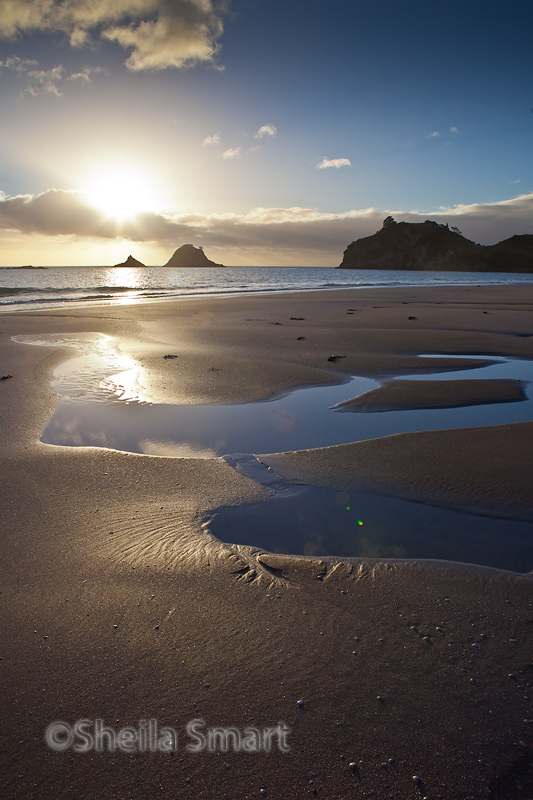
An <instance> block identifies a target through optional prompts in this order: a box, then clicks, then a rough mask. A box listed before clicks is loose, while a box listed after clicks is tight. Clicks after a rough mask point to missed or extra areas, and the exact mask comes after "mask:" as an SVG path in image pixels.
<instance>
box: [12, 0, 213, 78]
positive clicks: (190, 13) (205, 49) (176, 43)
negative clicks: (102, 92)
mask: <svg viewBox="0 0 533 800" xmlns="http://www.w3.org/2000/svg"><path fill="white" fill-rule="evenodd" d="M227 5H228V3H227V2H225V0H113V2H112V3H110V2H108V0H8V1H6V0H3V2H1V3H0V6H1V9H0V10H1V13H0V38H4V39H9V38H15V37H17V36H20V35H21V34H27V33H34V32H42V33H54V32H58V31H59V32H61V33H64V34H65V35H66V36H67V37H68V39H69V42H70V45H71V46H72V47H84V46H86V45H88V44H90V42H91V35H93V34H94V35H95V36H100V37H101V38H104V39H108V40H111V41H115V42H118V44H120V45H121V46H122V47H123V48H124V49H126V50H128V51H130V56H129V58H128V59H127V61H126V65H127V67H128V68H129V69H131V70H160V69H166V68H168V67H186V66H190V65H192V64H195V63H197V62H200V61H207V62H209V61H212V60H213V58H214V56H215V54H216V53H217V51H218V44H217V40H218V38H219V37H220V36H221V34H222V32H223V25H222V17H223V15H224V13H225V12H226V10H227Z"/></svg>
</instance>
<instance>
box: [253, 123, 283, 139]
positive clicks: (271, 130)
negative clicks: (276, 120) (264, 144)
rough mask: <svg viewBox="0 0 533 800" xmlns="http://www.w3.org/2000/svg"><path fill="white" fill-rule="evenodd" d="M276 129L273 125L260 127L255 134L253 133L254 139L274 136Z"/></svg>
mask: <svg viewBox="0 0 533 800" xmlns="http://www.w3.org/2000/svg"><path fill="white" fill-rule="evenodd" d="M277 132H278V129H277V128H276V126H275V125H261V127H260V128H259V130H258V131H257V133H254V139H262V138H263V137H264V136H275V135H276V133H277Z"/></svg>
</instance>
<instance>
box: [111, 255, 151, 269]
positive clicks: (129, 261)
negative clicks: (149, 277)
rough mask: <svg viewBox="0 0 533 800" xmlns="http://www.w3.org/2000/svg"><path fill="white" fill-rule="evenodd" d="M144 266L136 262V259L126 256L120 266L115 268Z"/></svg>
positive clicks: (117, 265) (116, 265)
mask: <svg viewBox="0 0 533 800" xmlns="http://www.w3.org/2000/svg"><path fill="white" fill-rule="evenodd" d="M144 266H146V264H142V263H141V262H140V261H137V259H136V258H133V256H128V257H127V259H126V260H125V261H123V262H122V264H115V267H144Z"/></svg>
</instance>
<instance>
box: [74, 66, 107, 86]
mask: <svg viewBox="0 0 533 800" xmlns="http://www.w3.org/2000/svg"><path fill="white" fill-rule="evenodd" d="M99 73H103V74H104V75H107V74H108V73H107V70H105V69H103V68H102V67H83V69H81V70H80V71H79V72H73V73H72V75H69V76H68V78H67V80H68V81H82V82H84V83H91V82H92V81H91V75H98V74H99Z"/></svg>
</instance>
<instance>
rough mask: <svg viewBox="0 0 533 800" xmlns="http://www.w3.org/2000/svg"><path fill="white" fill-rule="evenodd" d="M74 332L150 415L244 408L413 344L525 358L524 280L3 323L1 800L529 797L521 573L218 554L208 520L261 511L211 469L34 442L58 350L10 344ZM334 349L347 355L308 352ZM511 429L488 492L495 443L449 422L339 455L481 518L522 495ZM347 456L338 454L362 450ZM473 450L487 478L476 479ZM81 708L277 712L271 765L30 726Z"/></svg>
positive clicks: (219, 469)
mask: <svg viewBox="0 0 533 800" xmlns="http://www.w3.org/2000/svg"><path fill="white" fill-rule="evenodd" d="M384 306H389V307H384ZM352 308H356V309H360V310H359V311H350V312H349V309H352ZM484 311H486V312H487V313H486V314H484V313H483V312H484ZM291 316H292V317H296V318H299V317H303V318H304V319H294V320H291V319H290V317H291ZM412 316H415V317H416V318H417V319H415V320H412V319H409V317H412ZM81 332H98V333H104V334H107V335H109V336H112V337H115V338H116V339H118V341H119V343H120V347H121V351H122V352H123V353H124V354H125V355H128V356H129V357H131V358H132V359H133V360H134V361H136V363H138V364H140V365H142V369H143V371H144V373H143V380H144V381H145V388H146V389H147V391H148V392H149V393H150V396H151V397H152V398H154V400H157V401H158V402H183V401H184V400H187V401H188V402H204V403H205V402H217V401H219V400H225V401H226V402H227V401H228V398H232V399H233V400H234V401H236V402H237V401H240V402H247V401H251V400H252V399H253V400H258V399H259V400H260V399H263V400H266V399H268V398H269V397H271V396H274V395H275V394H276V393H278V392H279V391H281V390H284V391H292V390H293V389H294V388H296V387H297V386H306V385H310V384H313V385H316V384H318V385H327V384H328V383H329V384H333V383H335V382H339V381H341V380H344V377H345V376H346V375H347V374H349V373H351V372H360V371H362V374H368V375H370V374H372V375H378V376H384V375H387V374H388V372H390V371H391V370H394V371H395V374H400V375H401V374H407V373H409V372H411V373H412V372H413V368H414V367H415V364H416V368H417V369H419V368H420V364H418V363H417V357H416V355H415V353H416V352H431V351H433V352H434V353H449V354H450V362H454V363H455V362H457V361H461V360H462V361H464V360H465V355H463V356H455V355H453V354H455V353H457V352H458V351H459V352H460V351H461V350H463V352H464V351H465V350H467V351H470V352H471V353H476V354H487V353H488V352H493V353H494V354H496V355H497V354H502V355H504V354H507V355H513V356H515V357H517V358H533V287H531V286H530V285H529V284H527V285H508V286H484V287H476V286H466V287H465V286H455V287H448V288H443V287H412V286H409V287H401V288H395V289H385V288H381V287H379V288H376V287H373V288H365V289H354V290H353V294H352V295H351V296H350V290H349V289H341V290H339V291H337V292H335V290H331V289H327V290H323V292H322V294H321V293H320V290H311V291H310V292H299V293H298V292H295V291H289V292H287V293H286V294H284V295H283V296H280V294H278V293H268V294H267V295H266V296H264V295H263V296H260V295H259V293H258V294H253V295H251V296H246V297H244V296H242V295H241V296H238V297H235V296H231V297H224V298H222V297H216V298H215V297H213V296H210V297H207V298H206V297H202V298H199V297H198V296H193V297H187V298H184V299H180V300H177V301H176V300H169V301H167V300H165V301H155V302H147V303H139V304H136V305H135V306H129V305H128V306H117V305H114V306H107V305H106V306H103V305H100V306H96V305H95V306H91V308H86V307H84V308H76V309H74V308H70V307H69V308H68V309H64V308H63V309H60V310H55V311H48V310H47V311H42V310H41V311H34V312H33V313H31V312H30V313H28V312H13V313H6V314H3V315H1V317H0V363H1V370H2V372H3V373H5V374H12V375H13V378H11V379H9V380H6V381H3V382H2V383H1V384H0V393H1V401H2V410H1V416H0V424H1V430H2V437H0V454H1V458H0V478H1V481H2V484H1V485H2V487H3V510H2V523H3V537H2V546H1V562H2V566H3V567H4V570H3V579H2V587H1V589H2V594H1V595H0V602H1V604H2V615H3V620H4V626H3V628H4V630H3V636H2V642H1V647H0V655H1V660H0V670H1V673H2V675H3V678H4V697H5V720H6V721H5V725H4V728H3V731H2V739H3V755H2V766H3V774H4V776H5V779H7V780H8V781H9V787H10V788H9V789H8V795H7V796H9V797H10V798H11V797H12V798H33V797H37V796H38V797H39V798H50V800H52V798H54V800H55V798H56V797H58V796H59V795H61V794H63V795H64V796H76V797H87V798H94V797H101V796H104V795H105V796H106V797H108V798H111V800H115V798H116V799H117V800H119V798H123V797H124V796H125V793H127V794H128V796H131V797H139V798H140V797H151V796H153V795H155V793H156V792H157V794H158V796H162V797H165V798H167V797H168V798H171V797H172V798H173V797H176V796H177V795H178V794H179V796H180V797H184V798H191V800H192V799H193V798H194V800H197V798H200V799H201V798H205V800H212V799H213V798H219V797H220V798H222V797H223V796H224V795H227V796H228V797H232V798H234V799H235V800H241V799H242V800H244V799H245V798H247V797H253V796H256V795H259V792H260V789H261V787H262V786H263V785H264V787H265V789H266V791H267V796H268V797H272V798H276V800H285V798H287V797H288V796H289V795H290V796H294V797H299V796H307V794H309V793H311V794H310V796H313V794H312V793H313V790H314V789H316V790H317V793H318V796H320V795H322V796H325V793H326V792H328V793H329V796H330V797H362V796H364V795H365V793H366V795H367V796H368V795H369V794H373V796H374V797H375V798H377V800H381V799H382V798H383V800H385V798H389V797H390V795H391V794H392V795H394V796H395V797H401V798H402V799H403V798H406V800H408V798H413V800H416V798H417V797H419V796H421V794H420V791H419V789H418V786H417V785H415V784H414V783H413V777H412V776H413V775H418V776H420V777H421V780H422V788H423V791H424V794H425V795H427V796H430V797H439V796H440V797H442V798H444V800H455V798H457V800H459V798H461V799H462V800H464V798H465V797H469V796H472V797H489V798H493V800H500V799H501V798H509V800H511V798H512V800H514V799H515V798H519V797H521V796H522V795H521V794H520V793H519V790H518V789H517V786H518V785H520V786H523V787H524V791H532V790H533V782H532V777H531V775H530V772H529V771H528V770H529V767H528V763H529V760H531V753H533V732H532V731H531V730H530V729H531V726H530V725H528V724H527V723H526V722H524V720H527V719H529V718H531V717H532V716H533V708H532V703H531V701H530V700H529V699H527V698H528V696H533V695H532V692H533V670H531V668H530V666H529V665H530V661H531V638H530V631H529V628H530V622H531V604H532V603H533V584H532V582H531V576H530V575H529V574H517V573H508V572H501V571H497V570H492V569H490V568H484V567H481V568H478V567H475V566H471V565H465V564H460V563H457V562H433V561H431V562H425V561H422V560H417V561H403V560H401V559H400V560H397V559H385V560H373V559H356V560H352V559H350V560H343V559H341V558H323V559H321V558H309V559H307V558H305V557H302V558H300V557H290V556H279V555H276V554H273V553H266V552H262V551H260V550H259V549H258V548H253V547H246V546H239V545H227V544H222V543H220V542H219V541H218V540H216V539H214V538H213V537H212V536H211V535H210V534H209V531H208V530H207V529H206V528H205V527H204V526H203V521H204V520H205V518H206V514H208V513H209V512H211V511H213V510H214V509H216V508H217V507H220V506H224V505H240V504H243V503H247V502H260V501H261V500H264V499H265V498H266V497H267V496H268V492H267V490H265V488H264V487H262V486H260V485H259V484H257V483H255V482H254V481H252V480H250V479H248V478H246V477H244V476H242V475H239V474H238V473H237V472H236V471H235V470H233V469H231V467H229V466H228V465H227V464H225V462H222V460H221V459H211V460H203V459H194V458H184V459H173V458H164V457H163V458H160V457H157V456H148V457H147V458H146V457H143V456H140V455H134V454H128V453H123V452H118V451H114V450H109V449H98V448H67V447H57V446H51V445H45V444H42V443H40V442H39V436H40V433H41V432H42V430H43V427H44V426H45V425H46V422H47V421H48V419H49V418H50V416H51V413H52V411H53V409H54V407H55V405H56V404H57V396H56V395H55V394H54V392H53V391H52V389H51V388H50V379H51V371H52V369H53V367H55V366H57V365H58V364H60V363H61V362H63V361H65V360H66V358H68V357H71V354H72V350H71V349H70V348H68V349H67V348H60V347H57V348H49V347H29V346H23V345H21V344H18V343H16V342H13V341H12V340H11V339H10V337H11V336H13V335H21V334H26V335H28V334H34V335H36V334H42V335H44V334H47V333H48V334H50V333H55V334H65V335H68V334H70V335H76V334H77V333H81ZM300 336H304V337H305V338H304V339H303V340H301V339H298V337H300ZM344 350H345V351H346V352H345V353H344ZM341 351H342V352H341ZM66 353H67V355H65V354H66ZM174 353H175V354H176V355H177V356H178V358H176V359H170V360H165V359H164V356H165V355H166V354H174ZM337 353H339V354H342V355H346V357H345V358H343V359H342V360H339V361H338V362H336V363H333V362H328V360H327V359H328V357H329V356H330V355H332V354H337ZM424 361H426V364H427V367H431V368H432V369H433V368H437V369H438V368H440V369H443V370H444V369H445V368H446V366H447V363H446V362H447V360H446V359H437V358H435V359H428V360H426V359H424ZM428 362H429V363H428ZM178 367H179V368H178ZM212 367H216V368H217V369H216V371H213V370H212V369H211V368H212ZM467 374H468V372H466V373H465V377H466V376H467ZM522 425H523V426H526V427H525V428H524V427H522V428H521V430H520V433H519V435H518V434H516V433H515V431H516V428H513V426H512V425H505V426H501V427H502V428H505V431H504V432H503V433H504V435H505V437H507V438H506V444H505V447H504V448H503V453H502V455H505V459H507V460H506V464H508V465H511V466H510V470H511V471H508V472H506V475H505V479H506V480H505V485H503V483H502V482H501V481H498V480H497V478H495V477H494V475H497V474H498V463H497V452H498V444H497V441H498V440H497V439H494V438H493V434H494V432H493V431H491V432H490V433H491V438H490V439H489V440H487V438H486V436H485V437H484V438H483V437H482V439H483V441H481V442H478V444H475V446H474V443H473V442H472V443H471V444H469V443H468V441H466V439H465V435H464V430H463V431H459V435H457V434H456V433H454V432H453V431H444V432H436V433H437V434H439V436H438V437H437V438H439V439H442V440H446V445H445V447H444V449H442V448H439V447H437V448H432V447H430V448H428V449H427V450H426V451H425V455H424V457H423V458H420V450H419V448H418V447H417V444H416V442H417V439H416V438H414V437H417V434H403V435H400V437H402V436H403V437H407V442H408V443H409V447H411V448H412V450H411V453H412V455H411V457H410V460H409V461H408V462H406V460H405V458H404V455H403V453H404V451H403V450H402V448H403V446H404V445H403V444H402V448H400V447H399V445H398V444H397V443H393V444H394V448H395V449H394V453H393V454H392V456H393V458H395V459H397V460H396V462H395V463H396V464H397V468H395V469H396V471H395V470H394V469H392V468H391V466H390V465H391V454H386V453H385V454H384V456H383V460H382V461H380V462H378V461H376V460H375V458H376V457H375V454H374V453H373V454H371V456H370V457H369V458H368V459H367V460H366V461H363V460H361V459H358V460H356V461H354V460H353V458H352V457H350V458H351V460H350V463H351V464H352V465H355V466H356V467H357V469H360V468H364V469H367V470H370V472H372V470H375V471H377V472H378V473H379V475H378V477H379V480H380V481H381V482H382V483H383V482H387V480H389V481H391V480H393V481H396V482H397V481H398V480H402V481H405V482H407V483H408V482H409V481H410V480H414V478H415V475H414V472H416V470H418V472H419V481H420V483H419V485H418V489H417V491H426V492H427V491H428V485H427V478H428V477H429V478H430V483H431V487H432V489H431V490H432V491H437V492H440V493H441V496H442V493H446V492H448V493H449V494H450V496H452V497H454V498H457V496H458V495H457V491H458V490H459V489H461V482H462V483H463V484H464V486H463V490H464V491H466V492H467V493H468V492H470V494H471V497H472V498H473V499H474V500H476V498H477V500H479V499H480V498H483V497H484V498H485V499H487V498H488V499H490V498H491V497H492V500H493V501H494V500H495V499H496V500H497V499H498V492H499V493H500V497H501V499H502V502H503V503H504V504H505V503H507V504H508V505H509V504H511V505H512V504H513V503H518V501H519V499H520V497H521V498H522V500H520V502H522V503H524V502H525V503H526V504H527V502H528V494H527V486H528V485H529V486H530V485H531V477H532V476H533V465H532V463H531V455H530V453H529V450H530V449H531V448H529V449H528V448H527V442H528V441H530V440H531V438H530V431H533V423H523V424H522ZM509 429H511V430H509ZM467 430H469V431H473V430H474V431H475V430H478V429H467ZM440 434H442V435H440ZM397 438H398V437H396V439H397ZM430 438H432V439H433V438H435V437H430ZM474 438H476V437H475V436H474ZM405 440H406V439H405V438H404V439H401V442H405ZM370 441H371V442H372V443H373V444H371V445H368V443H365V442H363V443H361V444H362V445H364V446H365V447H370V448H371V449H372V450H374V449H375V447H376V445H375V443H376V442H378V447H382V445H383V441H384V440H370ZM401 442H400V443H401ZM379 443H381V444H379ZM386 446H387V447H390V446H391V445H390V442H388V443H387V445H386ZM481 446H483V447H484V448H485V451H484V452H485V453H486V454H489V455H490V458H491V459H492V460H490V459H489V455H485V460H486V461H487V464H486V466H487V469H488V468H489V467H491V464H492V467H491V469H493V472H492V476H491V475H489V472H490V470H488V471H487V469H485V470H483V469H481V470H480V468H479V463H478V461H477V459H479V457H480V456H479V453H480V452H481V451H480V450H479V449H478V450H476V448H478V447H481ZM341 447H344V446H341ZM346 447H350V446H349V445H348V446H346ZM454 448H455V450H454ZM328 449H331V448H328ZM495 451H496V452H495ZM307 452H308V453H311V454H312V453H313V451H307ZM454 452H455V453H456V457H457V459H459V461H458V462H454V461H453V459H454V458H455V456H453V453H454ZM465 453H466V454H467V456H468V454H470V456H471V457H472V458H471V460H469V457H466V458H465ZM315 455H316V451H315ZM330 455H331V454H330ZM330 455H328V464H327V465H326V467H325V468H327V470H329V473H328V474H329V476H330V477H329V478H328V480H331V475H332V474H333V475H334V481H335V485H338V484H337V481H338V480H339V476H340V477H341V478H342V479H343V480H344V478H345V477H346V476H347V474H348V473H347V471H346V467H345V465H343V464H341V462H340V461H339V460H338V459H337V458H333V459H331V458H330ZM274 456H275V454H274ZM513 456H515V457H514V459H513ZM311 457H312V458H314V456H311ZM278 458H281V459H282V460H283V458H282V457H281V456H279V455H278ZM495 459H496V460H495ZM285 460H287V459H285ZM299 460H300V461H301V457H299ZM457 463H459V470H460V471H459V474H457V469H458V468H457ZM406 464H408V466H409V470H407V471H406V469H405V467H406ZM454 464H455V466H454ZM297 467H298V469H299V470H301V469H302V463H299V464H298V465H297ZM309 468H311V467H309ZM415 468H416V469H415ZM306 469H307V467H306ZM313 469H314V466H313ZM389 469H390V470H391V471H390V474H388V472H387V471H388V470H389ZM506 469H507V467H506ZM339 470H340V471H339ZM513 470H514V473H513ZM409 471H410V475H409ZM335 476H336V477H335ZM476 476H477V478H476ZM514 476H515V477H517V480H516V481H515V480H513V478H514ZM370 478H371V479H372V480H375V476H374V477H373V476H372V475H371V476H370ZM474 478H476V479H477V480H478V484H476V483H475V481H474V482H472V480H473V479H474ZM495 480H496V483H495V482H494V481H495ZM431 487H430V488H431ZM520 487H522V488H520ZM513 492H515V493H516V494H515V495H513V494H512V493H513ZM524 492H526V494H524ZM483 493H484V494H483ZM513 498H514V499H513ZM529 503H530V500H529ZM278 595H279V597H278ZM510 674H511V675H514V676H516V678H510V677H509V675H510ZM300 700H302V701H303V706H300V705H299V704H298V701H300ZM82 718H87V719H96V718H102V719H104V721H105V722H106V723H107V724H108V725H110V726H111V727H113V728H115V729H118V728H121V727H123V726H125V725H134V724H138V720H139V719H151V718H157V719H158V720H160V724H161V725H163V724H164V723H167V724H171V725H172V724H174V725H175V726H176V727H177V728H179V730H180V731H181V730H184V729H185V725H186V723H187V722H188V721H189V720H192V719H195V718H197V719H200V718H201V719H204V720H205V721H206V724H207V725H210V726H211V725H222V726H235V727H237V728H238V729H239V730H242V729H244V727H246V726H249V725H258V726H260V727H263V726H268V725H276V724H277V722H279V721H280V720H281V721H284V722H285V723H286V724H287V725H288V726H289V727H290V728H291V734H290V735H289V737H288V743H289V745H290V747H291V750H290V753H287V754H283V753H280V752H277V751H276V750H273V751H272V752H271V753H261V754H237V753H232V752H230V753H227V754H224V755H222V754H209V753H202V754H197V755H196V756H194V755H192V754H189V753H187V752H185V751H184V748H183V747H180V749H179V752H177V753H176V755H175V756H169V755H165V756H162V755H156V754H153V753H144V754H136V755H135V757H134V758H132V757H130V756H126V755H124V754H121V753H115V754H107V753H105V754H102V755H101V756H100V757H93V756H82V755H80V754H76V753H74V752H71V751H70V752H68V753H53V752H51V751H50V750H48V749H47V748H46V746H45V744H44V742H43V734H44V730H45V727H46V725H47V724H49V723H50V722H52V721H53V720H55V719H64V720H65V721H67V722H69V723H70V722H73V721H74V720H76V719H82ZM520 742H523V743H524V744H523V746H522V745H521V744H520ZM182 744H183V743H182ZM223 762H224V763H225V764H226V765H227V766H224V763H223ZM352 762H353V763H355V764H356V765H357V771H354V769H352V768H351V767H350V763H352ZM384 764H385V766H383V765H384ZM313 776H314V777H313ZM310 780H313V781H314V783H313V784H312V785H311V784H310V783H309V781H310ZM519 782H520V783H519ZM487 787H488V788H487ZM526 796H527V795H526V794H524V797H526Z"/></svg>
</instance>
